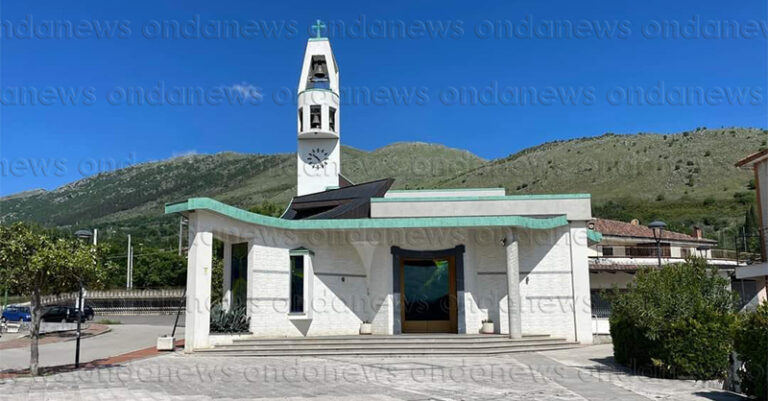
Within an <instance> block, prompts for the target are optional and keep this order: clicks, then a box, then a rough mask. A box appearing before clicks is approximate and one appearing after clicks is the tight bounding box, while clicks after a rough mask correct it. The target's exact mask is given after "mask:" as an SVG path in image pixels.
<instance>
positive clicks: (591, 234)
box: [587, 229, 603, 242]
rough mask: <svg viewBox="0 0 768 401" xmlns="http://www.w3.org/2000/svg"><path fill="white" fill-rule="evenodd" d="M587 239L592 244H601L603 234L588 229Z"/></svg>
mask: <svg viewBox="0 0 768 401" xmlns="http://www.w3.org/2000/svg"><path fill="white" fill-rule="evenodd" d="M587 239H588V240H590V241H592V242H601V241H602V240H603V233H601V232H600V231H595V230H592V229H587Z"/></svg>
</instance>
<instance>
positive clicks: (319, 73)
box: [312, 61, 328, 79]
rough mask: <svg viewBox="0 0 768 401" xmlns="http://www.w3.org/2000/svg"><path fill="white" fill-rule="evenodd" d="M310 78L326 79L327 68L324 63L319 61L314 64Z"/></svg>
mask: <svg viewBox="0 0 768 401" xmlns="http://www.w3.org/2000/svg"><path fill="white" fill-rule="evenodd" d="M312 76H313V77H314V78H315V79H326V78H328V67H326V65H325V63H324V62H322V61H320V62H317V63H315V65H314V66H313V68H312Z"/></svg>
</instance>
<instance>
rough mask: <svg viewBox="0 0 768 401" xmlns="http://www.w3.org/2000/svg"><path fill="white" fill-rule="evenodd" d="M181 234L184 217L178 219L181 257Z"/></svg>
mask: <svg viewBox="0 0 768 401" xmlns="http://www.w3.org/2000/svg"><path fill="white" fill-rule="evenodd" d="M183 232H184V217H183V216H181V217H179V256H181V245H182V242H181V238H182V233H183Z"/></svg>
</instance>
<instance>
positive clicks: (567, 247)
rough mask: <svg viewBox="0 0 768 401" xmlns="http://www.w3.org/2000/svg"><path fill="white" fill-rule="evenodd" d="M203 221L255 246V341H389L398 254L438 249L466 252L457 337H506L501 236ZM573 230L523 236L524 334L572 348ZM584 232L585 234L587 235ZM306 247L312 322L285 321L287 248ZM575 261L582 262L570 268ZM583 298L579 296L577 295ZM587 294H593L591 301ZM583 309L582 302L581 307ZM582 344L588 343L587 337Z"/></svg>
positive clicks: (251, 258) (582, 266)
mask: <svg viewBox="0 0 768 401" xmlns="http://www.w3.org/2000/svg"><path fill="white" fill-rule="evenodd" d="M197 213H200V214H201V215H207V216H211V219H212V220H213V222H212V223H211V224H212V225H213V227H214V229H213V231H214V233H215V234H216V235H217V236H221V235H228V236H229V238H230V239H229V240H230V241H236V242H239V241H248V242H249V247H250V249H249V254H248V298H249V311H250V317H251V331H252V332H253V334H254V335H255V336H262V337H297V336H305V335H306V336H321V335H355V334H357V333H358V330H359V328H360V323H361V322H362V321H366V320H367V321H371V322H372V324H373V330H374V333H375V334H393V333H394V332H396V328H395V327H394V325H393V324H394V321H395V316H394V313H395V310H396V308H395V307H394V302H395V301H396V302H399V300H393V299H392V294H391V293H392V255H391V251H390V248H391V247H392V246H399V247H401V248H404V249H413V250H440V249H447V248H453V247H455V246H457V245H465V255H464V280H465V281H464V283H465V290H466V291H465V294H464V303H465V309H464V319H463V320H462V321H460V322H459V328H460V331H461V332H467V333H477V332H478V331H479V329H480V326H481V321H482V320H483V319H485V318H491V319H492V320H493V321H494V322H495V323H496V328H497V331H501V332H506V330H507V327H508V325H507V313H506V305H507V302H506V257H505V250H504V247H503V246H502V244H501V242H500V241H501V238H503V231H502V230H501V229H497V228H493V229H410V230H366V231H316V232H314V231H313V232H295V231H293V232H292V231H285V230H278V229H265V228H263V227H255V226H252V225H248V224H244V223H240V222H236V221H234V220H232V219H229V218H225V217H223V216H217V215H214V214H212V213H207V212H203V211H201V212H197ZM574 230H576V231H577V232H578V231H579V230H582V228H579V227H576V228H573V227H571V228H569V227H561V228H558V229H555V230H543V231H542V230H536V231H533V230H531V231H528V230H522V231H519V232H518V235H519V241H520V243H519V245H520V271H521V275H520V280H521V281H520V288H521V296H522V324H523V332H524V333H525V334H550V335H553V336H557V337H563V338H566V339H569V340H575V339H576V332H577V330H578V313H575V312H574V302H573V299H572V296H573V294H574V288H576V287H574V283H575V284H576V286H578V285H579V284H578V282H579V278H578V275H585V274H588V273H587V258H586V250H587V248H586V244H583V245H581V244H579V243H578V242H579V241H576V242H575V243H574V247H575V248H577V251H576V252H573V248H572V247H571V241H572V240H571V237H572V236H573V233H574ZM582 231H583V233H584V235H586V231H585V229H583V230H582ZM234 237H236V238H234ZM300 246H303V247H306V248H308V249H310V250H312V251H313V252H314V256H312V268H313V271H314V277H313V278H312V300H311V302H312V304H311V305H312V307H313V313H312V316H311V319H307V318H303V319H302V318H291V317H289V315H288V308H289V295H290V294H289V279H290V277H289V269H290V256H289V255H290V249H292V248H297V247H300ZM578 249H583V250H582V251H579V250H578ZM572 254H573V255H576V256H575V257H576V258H581V259H584V260H583V262H579V261H576V263H572V257H571V255H572ZM580 254H583V255H581V256H580ZM572 269H576V271H577V274H576V275H572V274H571V271H572ZM582 271H583V272H582ZM526 279H527V280H526ZM580 291H581V290H577V291H576V292H575V293H576V294H577V296H579V295H580ZM588 291H589V288H588V286H587V288H586V297H587V299H588ZM581 292H583V291H581ZM581 295H583V294H581ZM582 301H583V300H581V299H577V306H578V303H579V302H582ZM306 302H310V301H309V300H307V301H306ZM588 309H589V307H588V305H587V310H588ZM577 310H578V309H577ZM578 339H579V341H584V342H586V341H588V340H589V339H585V338H584V337H582V336H580V337H579V338H578Z"/></svg>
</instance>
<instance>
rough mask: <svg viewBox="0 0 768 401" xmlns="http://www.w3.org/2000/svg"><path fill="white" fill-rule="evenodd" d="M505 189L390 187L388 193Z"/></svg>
mask: <svg viewBox="0 0 768 401" xmlns="http://www.w3.org/2000/svg"><path fill="white" fill-rule="evenodd" d="M500 189H501V190H504V188H503V187H498V188H445V189H437V188H435V189H390V190H389V191H387V193H403V192H406V193H407V192H477V191H498V190H500Z"/></svg>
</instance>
